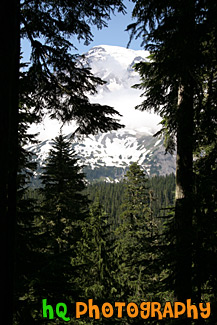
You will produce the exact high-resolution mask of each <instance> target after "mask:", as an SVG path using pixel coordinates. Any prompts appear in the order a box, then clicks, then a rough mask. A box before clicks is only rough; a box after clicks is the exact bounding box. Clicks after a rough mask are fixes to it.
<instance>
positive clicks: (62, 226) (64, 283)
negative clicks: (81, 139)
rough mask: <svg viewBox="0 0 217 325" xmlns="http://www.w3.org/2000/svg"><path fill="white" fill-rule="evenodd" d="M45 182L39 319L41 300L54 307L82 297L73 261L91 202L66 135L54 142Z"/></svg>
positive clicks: (37, 282)
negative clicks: (76, 284)
mask: <svg viewBox="0 0 217 325" xmlns="http://www.w3.org/2000/svg"><path fill="white" fill-rule="evenodd" d="M41 180H42V185H43V187H42V189H41V192H42V194H43V198H44V199H43V202H42V204H41V209H40V215H41V217H40V222H41V224H40V231H41V234H42V235H43V236H41V237H42V238H41V243H39V245H38V250H40V253H41V256H40V264H39V266H38V274H37V276H36V278H35V279H34V286H33V288H34V291H35V295H36V299H37V297H38V300H37V302H38V304H37V306H36V307H35V310H37V311H38V314H37V317H40V313H39V310H40V308H41V297H47V298H48V300H49V301H50V302H51V303H52V302H55V301H56V300H55V299H57V297H58V299H60V300H61V301H62V300H63V301H68V302H71V299H72V297H73V298H74V299H76V296H77V295H78V292H77V291H76V287H75V286H74V281H75V279H74V278H75V269H73V267H72V260H73V259H74V258H76V243H77V241H78V239H80V236H81V226H80V223H81V221H82V220H84V219H85V217H86V215H87V209H88V200H87V198H86V196H84V195H83V194H82V193H81V192H82V191H83V190H84V188H85V180H84V174H83V173H82V172H81V168H80V167H79V166H78V163H77V158H76V157H75V153H74V151H73V150H72V143H71V141H70V140H68V139H67V138H66V137H64V136H63V135H59V136H58V137H56V138H55V140H54V141H53V146H52V149H51V150H50V152H49V156H48V158H47V162H46V166H45V167H44V172H43V174H42V176H41ZM40 245H41V246H40ZM40 247H42V248H41V249H40ZM36 319H37V318H36Z"/></svg>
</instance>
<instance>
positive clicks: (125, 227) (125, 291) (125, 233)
mask: <svg viewBox="0 0 217 325" xmlns="http://www.w3.org/2000/svg"><path fill="white" fill-rule="evenodd" d="M122 216H123V221H122V224H121V225H120V227H119V228H118V229H117V232H116V236H117V247H116V254H117V259H118V261H119V269H118V274H117V276H118V281H119V285H120V287H121V294H120V299H124V300H128V301H135V302H137V303H139V302H140V301H141V300H144V299H148V300H149V299H152V297H153V290H154V288H153V284H154V282H155V281H156V275H155V274H156V271H155V270H154V260H155V259H156V255H157V251H156V250H155V251H154V249H153V245H154V243H155V241H156V232H157V228H156V227H157V225H156V221H155V220H154V218H153V215H152V212H151V210H150V208H149V190H148V187H147V176H146V174H145V172H144V171H143V170H142V169H141V167H139V165H138V164H137V163H133V164H132V165H131V166H130V168H129V171H128V172H127V173H126V190H125V200H124V211H123V214H122Z"/></svg>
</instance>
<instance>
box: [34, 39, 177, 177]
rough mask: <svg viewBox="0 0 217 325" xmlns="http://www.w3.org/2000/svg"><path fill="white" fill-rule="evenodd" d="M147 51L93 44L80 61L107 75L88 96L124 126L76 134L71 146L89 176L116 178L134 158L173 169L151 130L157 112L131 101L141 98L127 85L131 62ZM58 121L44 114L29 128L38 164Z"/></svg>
mask: <svg viewBox="0 0 217 325" xmlns="http://www.w3.org/2000/svg"><path fill="white" fill-rule="evenodd" d="M148 55H149V53H148V52H147V51H142V50H141V51H134V50H130V49H126V48H121V47H118V46H108V45H102V46H96V47H93V48H92V49H90V50H89V51H88V52H87V53H86V54H85V56H84V58H83V64H84V65H87V66H90V67H91V71H92V73H93V74H94V75H95V76H97V77H100V78H101V79H102V80H105V81H107V83H106V84H104V85H102V86H99V87H98V93H97V94H96V95H94V96H90V97H89V98H90V101H91V102H99V103H100V104H105V105H110V106H113V107H114V108H115V109H116V110H117V111H119V112H120V113H121V114H122V115H123V117H122V118H121V123H122V124H124V125H126V128H125V129H120V130H118V131H111V132H109V133H103V134H98V135H96V136H92V135H91V136H88V137H86V138H85V139H84V140H83V141H81V140H78V139H77V138H75V140H74V144H73V147H74V149H75V151H76V153H77V155H78V157H80V161H81V164H82V165H85V166H86V170H85V171H86V172H87V176H88V178H89V179H96V178H99V177H103V178H108V177H110V178H112V179H114V178H119V177H120V176H122V175H123V173H124V171H125V168H126V167H127V166H129V164H130V163H131V162H134V161H137V162H138V163H139V164H141V165H142V166H143V167H144V168H145V169H146V171H147V172H148V173H149V174H151V175H153V174H160V175H162V174H169V173H171V172H174V171H175V158H174V157H173V156H171V155H169V154H167V155H165V154H164V152H165V149H164V148H163V140H162V139H161V140H159V139H158V138H154V137H153V136H152V135H153V134H154V132H156V131H157V130H158V129H159V127H158V123H159V122H160V120H161V119H160V117H159V116H157V115H154V114H149V113H147V112H140V111H136V110H135V109H134V107H135V106H136V105H137V104H139V103H140V102H141V101H142V100H141V98H140V95H141V91H140V90H135V89H132V88H131V87H132V86H133V85H134V84H136V83H139V80H140V79H139V75H138V74H137V73H136V72H135V71H134V69H133V66H134V64H135V63H137V62H140V61H146V60H147V56H148ZM74 127H75V126H74V125H73V123H72V124H71V125H68V126H64V127H63V128H62V130H63V133H64V134H70V133H71V132H73V131H74ZM59 128H60V125H59V124H58V123H57V122H54V121H51V120H49V119H47V120H45V122H44V124H42V125H39V126H37V128H35V129H34V130H33V131H36V132H40V136H39V139H40V141H41V143H40V144H38V145H34V146H31V148H30V149H31V150H32V151H33V152H34V159H35V160H36V161H38V163H39V170H38V172H40V166H41V165H43V164H44V160H45V158H46V156H47V153H48V151H49V149H50V147H51V139H52V138H54V137H55V136H56V135H58V133H59Z"/></svg>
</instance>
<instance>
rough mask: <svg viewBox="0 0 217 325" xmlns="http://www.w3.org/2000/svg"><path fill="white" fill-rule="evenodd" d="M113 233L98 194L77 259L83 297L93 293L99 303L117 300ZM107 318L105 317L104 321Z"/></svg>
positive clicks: (84, 223)
mask: <svg viewBox="0 0 217 325" xmlns="http://www.w3.org/2000/svg"><path fill="white" fill-rule="evenodd" d="M112 237H113V236H112V231H111V224H110V223H109V218H108V215H107V214H106V213H105V212H104V211H103V208H102V206H101V204H100V203H99V198H98V197H97V196H96V198H95V200H94V202H93V203H92V204H91V206H90V212H89V216H88V217H87V218H86V219H85V221H84V222H83V223H82V236H81V240H80V241H79V243H78V246H77V250H78V254H77V259H76V260H75V261H74V263H75V265H77V266H78V267H79V269H78V270H79V275H78V277H77V283H76V286H78V288H80V289H79V292H80V294H79V296H80V299H84V300H87V299H90V297H93V298H94V302H95V303H96V304H97V305H99V306H101V305H102V304H103V303H104V302H110V303H113V302H114V301H115V294H116V291H117V288H116V287H117V286H116V282H115V279H114V272H115V259H114V253H113V251H114V240H113V238H112ZM105 321H106V320H103V321H102V320H101V323H104V322H105ZM113 321H114V322H115V319H109V320H108V323H109V324H111V323H113ZM97 322H99V321H97ZM78 323H79V322H78ZM90 323H91V320H90V319H89V318H88V320H87V324H90ZM93 323H95V322H94V321H93ZM91 324H92V323H91ZM114 324H115V323H114Z"/></svg>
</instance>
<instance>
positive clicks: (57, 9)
mask: <svg viewBox="0 0 217 325" xmlns="http://www.w3.org/2000/svg"><path fill="white" fill-rule="evenodd" d="M124 8H125V7H124V5H123V4H122V1H119V0H109V1H107V2H105V1H104V0H99V1H97V2H93V1H82V2H81V1H78V2H74V1H73V2H70V4H69V3H68V2H67V1H49V4H48V3H47V1H40V2H37V3H35V1H22V3H21V4H20V19H21V30H20V36H21V38H24V39H27V40H28V41H29V42H30V45H31V55H30V64H29V66H28V69H27V67H26V69H25V72H24V73H23V77H22V82H21V85H22V89H21V96H22V101H23V103H25V105H27V106H28V107H29V108H32V109H33V110H34V112H36V113H37V114H39V116H43V115H44V114H45V110H47V112H48V114H49V115H50V117H51V118H58V119H60V120H61V121H63V122H66V121H70V120H72V119H74V120H76V122H77V125H78V128H77V131H79V132H81V133H86V134H89V133H94V132H97V131H108V130H110V129H117V128H119V127H120V126H121V125H120V124H119V123H118V122H117V120H116V119H113V115H114V114H117V115H119V113H118V112H117V111H115V110H114V109H113V108H112V107H109V106H106V105H99V104H91V103H90V102H89V99H88V97H87V94H94V93H95V92H96V86H97V85H99V84H103V83H104V82H103V81H102V80H100V79H99V78H97V77H94V76H93V74H92V73H91V72H90V68H88V67H87V65H86V63H85V62H84V58H81V56H79V55H77V54H73V51H74V52H75V51H76V49H75V47H74V46H73V43H72V40H73V37H77V38H78V39H79V40H83V41H84V42H85V43H86V44H89V42H90V41H91V40H92V37H93V35H92V33H91V26H92V25H95V26H96V27H97V28H102V27H105V26H107V23H106V21H107V20H108V19H109V18H110V15H111V14H112V13H114V12H115V10H118V11H120V12H124ZM81 59H83V63H82V62H81ZM30 94H31V95H30Z"/></svg>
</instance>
